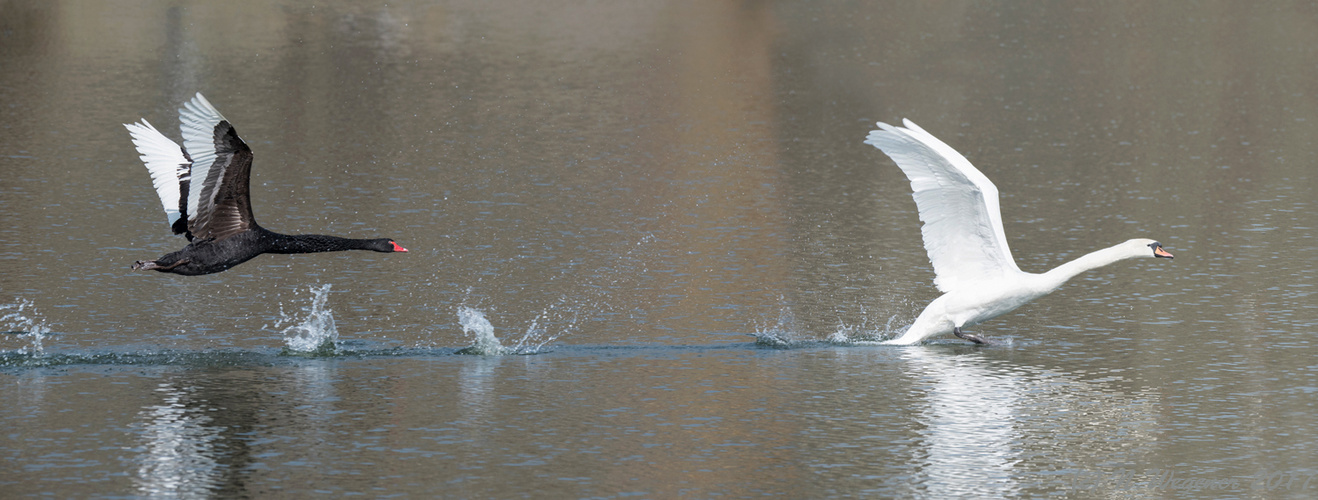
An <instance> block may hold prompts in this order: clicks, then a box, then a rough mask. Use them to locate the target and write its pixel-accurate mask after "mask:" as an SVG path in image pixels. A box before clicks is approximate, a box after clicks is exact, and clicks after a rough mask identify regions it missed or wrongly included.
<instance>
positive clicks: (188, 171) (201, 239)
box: [124, 93, 407, 276]
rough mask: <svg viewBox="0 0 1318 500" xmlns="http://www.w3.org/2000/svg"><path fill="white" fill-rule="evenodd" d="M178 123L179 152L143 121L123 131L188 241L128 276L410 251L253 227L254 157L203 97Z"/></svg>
mask: <svg viewBox="0 0 1318 500" xmlns="http://www.w3.org/2000/svg"><path fill="white" fill-rule="evenodd" d="M179 121H180V122H182V124H181V126H180V128H181V129H182V132H183V147H182V148H180V147H179V145H178V144H176V143H175V142H174V141H171V140H169V138H167V137H165V136H164V135H163V134H161V133H160V132H159V131H157V130H156V128H155V127H153V126H151V124H150V123H147V121H146V119H143V120H142V121H141V122H140V123H134V124H132V125H128V124H124V126H125V127H128V132H129V133H130V134H132V136H133V144H134V145H135V146H137V152H138V153H141V155H142V162H143V163H146V168H147V170H148V171H150V172H151V181H152V183H153V184H155V187H156V193H157V194H159V195H160V202H161V203H163V204H164V205H165V214H166V215H167V216H168V217H169V225H170V228H171V229H173V230H174V234H183V235H185V236H187V238H188V241H190V242H191V243H189V244H188V246H186V247H183V249H182V250H179V251H177V252H171V253H168V254H165V256H163V257H161V258H159V259H156V260H139V261H137V263H135V264H133V269H135V270H137V269H140V270H154V271H161V272H168V273H175V274H183V275H189V276H192V275H198V274H210V273H218V272H220V271H224V270H226V269H229V268H231V267H233V266H236V265H238V264H242V263H243V262H246V261H247V260H248V259H251V258H252V257H256V256H257V255H260V254H263V253H313V252H337V251H339V250H374V251H376V252H386V253H387V252H406V251H407V249H406V248H403V247H401V246H399V245H398V244H397V243H394V241H393V240H391V239H388V238H378V239H370V240H359V239H351V238H340V237H338V236H324V235H319V234H295V235H289V234H279V233H276V232H273V231H268V230H266V229H265V228H263V227H261V226H259V225H257V224H256V219H254V218H252V203H251V200H250V198H249V197H248V191H247V187H248V177H249V176H250V174H251V171H252V150H251V149H250V148H248V147H247V144H246V143H244V142H243V140H242V139H240V138H238V133H237V132H236V131H235V130H234V129H233V126H232V125H230V124H229V121H228V120H226V119H225V118H224V117H223V116H221V115H220V112H219V111H216V110H215V107H214V106H211V103H210V102H208V101H207V100H206V98H205V97H202V95H201V93H197V97H195V98H193V99H192V101H191V102H188V103H185V104H184V105H183V108H182V109H180V110H179ZM193 179H196V180H197V181H198V182H197V183H195V184H194V183H192V180H193Z"/></svg>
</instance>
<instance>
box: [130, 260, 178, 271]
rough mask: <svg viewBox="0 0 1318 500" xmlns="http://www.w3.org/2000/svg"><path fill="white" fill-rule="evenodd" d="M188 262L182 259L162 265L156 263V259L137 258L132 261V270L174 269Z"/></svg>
mask: <svg viewBox="0 0 1318 500" xmlns="http://www.w3.org/2000/svg"><path fill="white" fill-rule="evenodd" d="M188 262H189V260H188V259H182V260H179V261H178V262H175V263H173V264H170V265H168V266H162V265H159V264H156V261H154V260H139V261H137V262H134V263H133V270H134V271H169V270H170V269H174V268H176V267H178V266H181V265H183V264H187V263H188Z"/></svg>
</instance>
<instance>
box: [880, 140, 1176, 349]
mask: <svg viewBox="0 0 1318 500" xmlns="http://www.w3.org/2000/svg"><path fill="white" fill-rule="evenodd" d="M902 123H903V124H904V125H905V127H904V128H903V127H894V126H892V125H888V124H886V123H882V122H879V124H878V125H879V130H875V131H872V132H870V134H869V137H867V138H866V139H865V143H866V144H870V145H873V146H874V147H876V148H879V149H880V150H882V151H883V152H884V153H885V154H887V155H888V156H889V157H891V158H892V160H893V161H894V162H896V163H897V166H898V167H900V168H901V169H902V172H903V173H905V174H906V177H907V178H909V179H910V181H911V189H912V191H913V194H912V196H913V197H914V198H915V204H916V206H917V207H918V208H919V211H920V220H921V221H922V222H924V226H923V227H922V229H921V232H922V234H923V236H924V247H925V250H926V251H927V252H928V253H929V261H930V262H931V263H932V264H933V266H934V274H935V278H934V286H936V287H938V289H939V290H940V291H942V292H943V295H942V296H941V297H938V298H937V299H934V301H933V302H930V303H929V305H928V306H926V307H925V309H924V312H921V313H920V316H919V317H917V318H916V319H915V323H913V324H911V326H910V328H907V329H906V331H905V332H904V333H902V334H901V335H899V336H898V337H897V338H895V339H892V340H889V341H886V342H883V343H884V344H896V345H911V344H916V343H919V342H921V341H923V340H924V339H927V338H929V337H932V336H934V335H939V334H943V333H955V334H956V335H957V336H958V337H962V338H966V339H969V340H973V341H975V342H977V343H982V342H983V339H982V338H980V337H977V336H974V335H968V334H964V333H963V332H961V328H963V327H966V326H970V325H974V324H976V323H979V322H981V321H985V320H988V319H992V318H994V317H997V316H1000V315H1002V314H1005V313H1008V312H1010V311H1012V310H1014V309H1016V308H1018V307H1020V306H1022V305H1024V304H1025V303H1027V302H1029V301H1031V300H1034V299H1037V298H1039V297H1042V296H1044V295H1047V294H1049V293H1051V292H1052V291H1053V290H1056V289H1057V287H1060V286H1062V284H1063V283H1066V281H1067V280H1069V279H1071V278H1072V277H1074V276H1075V275H1077V274H1080V273H1082V272H1084V271H1087V270H1090V269H1094V268H1097V267H1102V266H1106V265H1108V264H1111V263H1113V262H1117V261H1119V260H1124V259H1129V258H1134V257H1165V258H1171V257H1172V254H1170V253H1167V252H1166V251H1165V250H1163V249H1162V245H1161V244H1159V243H1158V242H1157V241H1154V240H1150V239H1133V240H1129V241H1126V242H1124V243H1121V244H1118V245H1115V246H1112V247H1109V248H1105V249H1102V250H1098V251H1096V252H1092V253H1089V254H1087V255H1085V256H1083V257H1080V258H1078V259H1075V260H1073V261H1071V262H1067V263H1065V264H1062V265H1060V266H1057V267H1056V268H1054V269H1053V270H1051V271H1048V272H1046V273H1043V274H1034V273H1027V272H1024V271H1021V270H1020V268H1018V267H1016V261H1015V260H1014V259H1012V256H1011V249H1010V248H1009V247H1008V246H1007V237H1006V233H1005V232H1004V231H1003V229H1002V214H1001V211H1000V209H999V207H998V189H997V187H996V186H994V185H993V182H991V181H989V180H988V177H985V176H984V174H983V173H980V171H979V170H977V169H976V168H975V166H974V165H971V164H970V161H969V160H966V158H965V157H964V156H961V154H960V153H957V152H956V150H954V149H952V148H951V147H950V146H948V145H947V144H944V143H943V141H940V140H938V138H936V137H934V136H933V135H930V134H929V133H928V132H925V131H924V129H922V128H920V127H919V126H917V125H916V124H914V123H911V121H910V120H903V121H902Z"/></svg>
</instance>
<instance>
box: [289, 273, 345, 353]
mask: <svg viewBox="0 0 1318 500" xmlns="http://www.w3.org/2000/svg"><path fill="white" fill-rule="evenodd" d="M310 290H311V306H310V307H305V308H303V309H302V312H303V313H305V314H306V316H304V317H303V318H302V319H301V320H299V319H298V318H297V317H296V316H289V315H287V314H284V312H283V310H282V309H281V310H280V311H279V314H280V316H281V317H280V319H279V320H278V321H276V322H275V328H279V327H280V326H282V325H284V324H287V323H293V322H296V323H295V324H293V325H291V326H289V327H287V328H284V329H283V330H281V331H280V333H282V334H283V335H284V346H285V347H284V349H285V351H286V352H288V353H291V354H299V355H311V356H331V355H333V354H334V353H335V346H334V342H335V341H337V340H339V329H338V327H336V326H335V325H334V313H333V312H332V311H330V309H329V307H327V306H326V305H325V304H326V303H327V302H329V292H330V285H329V284H328V283H327V284H325V285H323V286H320V287H314V286H313V287H311V289H310Z"/></svg>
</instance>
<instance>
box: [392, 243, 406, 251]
mask: <svg viewBox="0 0 1318 500" xmlns="http://www.w3.org/2000/svg"><path fill="white" fill-rule="evenodd" d="M389 244H390V245H393V246H394V251H395V252H406V251H407V249H406V248H403V247H402V246H401V245H399V244H398V243H397V242H393V241H390V242H389Z"/></svg>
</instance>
